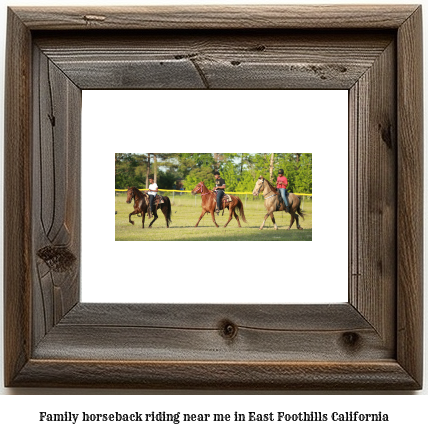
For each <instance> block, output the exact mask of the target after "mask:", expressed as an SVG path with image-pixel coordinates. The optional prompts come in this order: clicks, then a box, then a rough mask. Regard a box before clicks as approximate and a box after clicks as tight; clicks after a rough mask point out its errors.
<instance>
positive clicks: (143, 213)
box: [115, 153, 312, 241]
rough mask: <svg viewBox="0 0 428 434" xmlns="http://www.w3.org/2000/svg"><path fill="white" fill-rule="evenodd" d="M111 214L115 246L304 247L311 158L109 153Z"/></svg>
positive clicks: (307, 230) (308, 230) (309, 210)
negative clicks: (234, 244) (269, 244)
mask: <svg viewBox="0 0 428 434" xmlns="http://www.w3.org/2000/svg"><path fill="white" fill-rule="evenodd" d="M284 169H285V170H284ZM152 172H153V173H152ZM125 186H131V187H125ZM129 205H131V206H129ZM115 208H116V209H115V216H116V217H115V218H116V221H115V224H116V229H115V239H116V241H153V240H157V241H166V240H169V241H174V240H177V241H221V240H223V241H311V240H312V154H311V153H309V154H308V153H265V154H251V153H197V154H196V153H160V154H157V153H144V154H130V153H126V154H124V153H116V154H115ZM140 218H141V219H140ZM158 219H159V220H158ZM130 224H131V225H133V226H134V225H135V228H133V227H132V226H130ZM219 227H222V228H227V231H218V230H216V228H219ZM139 228H140V229H156V230H153V231H147V230H145V231H143V232H142V231H140V230H138V229H139ZM263 229H265V230H264V231H263V232H262V230H263ZM269 229H273V230H269ZM279 229H281V230H279ZM282 229H286V230H287V231H286V232H285V231H283V230H282ZM276 231H277V232H276Z"/></svg>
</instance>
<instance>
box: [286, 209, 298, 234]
mask: <svg viewBox="0 0 428 434" xmlns="http://www.w3.org/2000/svg"><path fill="white" fill-rule="evenodd" d="M290 216H291V219H290V226H288V229H287V230H288V231H289V230H290V229H291V226H293V223H294V217H295V216H296V214H294V211H292V210H290Z"/></svg>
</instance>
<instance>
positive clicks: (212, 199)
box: [192, 181, 247, 227]
mask: <svg viewBox="0 0 428 434" xmlns="http://www.w3.org/2000/svg"><path fill="white" fill-rule="evenodd" d="M199 193H200V194H201V196H202V214H201V215H200V217H199V220H198V222H197V223H196V225H195V227H197V226H198V224H199V222H200V221H201V219H202V217H203V216H204V215H205V214H208V213H210V214H211V217H212V219H213V222H214V224H215V225H216V226H217V227H219V226H218V224H217V222H216V221H215V216H214V211H215V207H216V195H215V193H214V192H213V191H211V190H208V188H207V187H206V186H205V184H204V182H203V181H201V182H200V183H199V184H198V185H197V186H196V187H195V188H194V189H193V190H192V194H193V195H195V194H199ZM230 198H231V199H232V202H226V203H225V202H224V201H222V209H226V208H227V209H228V210H229V220H228V221H227V223H226V224H225V225H224V227H226V226H227V225H228V224H229V222H230V221H231V220H232V217H233V216H235V218H236V220H237V222H238V226H239V227H241V223H240V222H239V217H238V214H236V211H235V208H238V210H239V214H240V215H241V218H242V220H243V221H244V222H245V223H247V220H245V214H244V205H243V204H242V201H241V199H239V197H236V196H232V195H230Z"/></svg>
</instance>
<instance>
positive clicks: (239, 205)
mask: <svg viewBox="0 0 428 434" xmlns="http://www.w3.org/2000/svg"><path fill="white" fill-rule="evenodd" d="M237 199H238V205H237V207H238V209H239V215H240V216H241V218H242V220H243V222H244V223H248V222H247V220H245V214H244V205H243V203H242V201H241V199H240V198H239V197H237Z"/></svg>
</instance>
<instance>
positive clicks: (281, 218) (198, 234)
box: [115, 192, 312, 241]
mask: <svg viewBox="0 0 428 434" xmlns="http://www.w3.org/2000/svg"><path fill="white" fill-rule="evenodd" d="M161 194H162V193H161ZM168 196H169V198H170V200H171V203H172V217H171V218H172V224H171V225H170V228H169V229H167V227H166V223H165V218H164V215H163V213H162V212H161V211H158V215H159V219H158V220H157V221H156V222H155V223H154V224H153V226H152V229H148V226H149V224H150V222H151V220H148V218H147V215H146V220H145V224H144V226H145V228H144V229H142V228H141V217H136V216H135V215H134V216H132V220H134V222H135V225H131V224H130V223H129V221H128V216H129V213H131V212H132V211H133V210H134V207H133V202H132V204H127V203H126V202H125V200H126V194H125V193H118V192H116V195H115V209H116V212H117V214H116V226H115V231H116V235H115V239H116V241H312V201H311V200H310V199H308V198H305V200H304V202H303V212H304V213H305V220H303V221H302V219H300V225H301V226H302V227H303V228H304V230H297V229H296V224H295V223H294V225H293V227H292V228H291V230H289V231H287V230H286V228H287V227H288V225H289V223H290V215H289V214H285V213H284V212H276V213H275V214H274V215H275V220H276V224H277V225H278V228H279V230H277V231H275V230H274V227H273V224H272V221H271V219H270V217H269V218H268V220H266V224H265V227H264V229H263V230H262V231H260V230H259V227H260V225H261V223H262V221H263V218H264V215H265V207H264V200H263V198H257V199H255V200H253V197H252V196H251V195H247V198H246V197H245V195H241V196H240V197H241V200H242V202H243V204H244V211H245V217H246V220H247V222H248V223H244V222H243V221H242V219H241V218H240V221H241V226H242V228H239V227H238V223H237V221H236V220H235V218H233V219H232V220H231V221H230V223H229V224H228V226H227V227H226V228H224V227H223V226H224V225H225V223H226V222H227V219H228V210H226V211H225V213H224V216H222V215H221V214H222V213H220V215H219V216H216V221H217V224H218V225H219V226H220V227H219V228H216V227H215V225H214V223H213V221H212V219H211V215H209V214H207V215H205V216H204V217H203V218H202V220H201V221H200V223H199V226H198V227H197V228H195V227H194V226H195V224H196V222H197V221H198V219H199V216H200V214H201V212H202V208H201V196H200V195H197V196H196V197H195V196H192V195H191V194H190V193H183V194H182V195H178V194H174V197H173V195H172V193H168ZM238 215H239V212H238Z"/></svg>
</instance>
